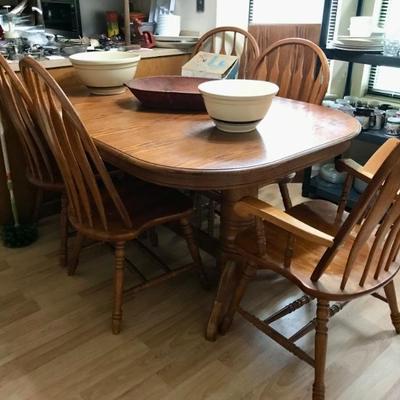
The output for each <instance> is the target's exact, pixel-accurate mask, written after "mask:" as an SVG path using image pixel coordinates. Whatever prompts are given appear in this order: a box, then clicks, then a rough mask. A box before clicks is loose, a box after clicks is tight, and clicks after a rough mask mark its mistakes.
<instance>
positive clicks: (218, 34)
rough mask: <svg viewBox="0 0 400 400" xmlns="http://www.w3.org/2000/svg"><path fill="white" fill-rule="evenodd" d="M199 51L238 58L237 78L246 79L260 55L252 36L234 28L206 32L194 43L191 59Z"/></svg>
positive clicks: (227, 27) (222, 27)
mask: <svg viewBox="0 0 400 400" xmlns="http://www.w3.org/2000/svg"><path fill="white" fill-rule="evenodd" d="M199 51H206V52H209V53H216V54H227V55H233V56H238V57H239V78H243V79H245V78H247V77H248V74H249V72H250V69H251V67H252V63H253V62H254V61H255V60H256V59H257V57H258V56H259V55H260V49H259V47H258V44H257V42H256V40H255V39H254V37H253V35H251V34H250V33H249V32H247V31H245V30H244V29H241V28H238V27H235V26H220V27H218V28H214V29H211V30H210V31H208V32H206V33H205V34H204V35H203V36H202V37H201V38H200V39H199V41H198V42H197V43H196V46H195V47H194V49H193V52H192V57H193V56H194V55H195V54H197V53H198V52H199Z"/></svg>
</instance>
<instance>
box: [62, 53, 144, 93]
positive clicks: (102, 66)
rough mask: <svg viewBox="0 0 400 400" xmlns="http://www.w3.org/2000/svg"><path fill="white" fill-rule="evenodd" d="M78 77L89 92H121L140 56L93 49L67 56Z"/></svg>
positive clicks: (133, 73)
mask: <svg viewBox="0 0 400 400" xmlns="http://www.w3.org/2000/svg"><path fill="white" fill-rule="evenodd" d="M69 59H70V60H71V63H72V65H73V66H74V68H75V70H76V72H77V73H78V76H79V78H80V79H81V81H82V82H83V84H84V85H86V86H87V87H88V88H89V90H90V91H91V93H93V94H99V95H110V94H118V93H122V92H123V91H124V90H125V86H124V83H125V82H128V81H130V80H132V79H133V77H134V76H135V74H136V69H137V66H138V63H139V60H140V56H139V55H137V54H132V53H128V52H122V51H94V52H90V53H77V54H73V55H72V56H70V57H69Z"/></svg>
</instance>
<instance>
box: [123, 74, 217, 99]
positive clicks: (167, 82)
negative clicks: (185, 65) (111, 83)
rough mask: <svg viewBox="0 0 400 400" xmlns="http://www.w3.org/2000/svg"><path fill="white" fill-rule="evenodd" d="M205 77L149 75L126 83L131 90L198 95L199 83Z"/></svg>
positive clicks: (204, 80) (205, 80)
mask: <svg viewBox="0 0 400 400" xmlns="http://www.w3.org/2000/svg"><path fill="white" fill-rule="evenodd" d="M207 81H209V79H207V78H191V77H184V76H151V77H148V78H142V79H134V80H132V81H130V82H128V83H127V84H126V86H128V88H129V89H131V90H141V91H147V92H157V93H160V92H161V93H166V92H168V93H187V94H194V95H200V91H199V88H198V86H199V84H201V83H203V82H207Z"/></svg>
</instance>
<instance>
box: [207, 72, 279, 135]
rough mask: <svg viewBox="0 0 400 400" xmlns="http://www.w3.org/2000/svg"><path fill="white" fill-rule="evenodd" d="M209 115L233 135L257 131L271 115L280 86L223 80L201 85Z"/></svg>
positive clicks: (218, 125) (221, 128)
mask: <svg viewBox="0 0 400 400" xmlns="http://www.w3.org/2000/svg"><path fill="white" fill-rule="evenodd" d="M199 90H200V92H201V94H202V95H203V97H204V103H205V105H206V109H207V112H208V114H209V116H210V117H211V118H212V119H213V121H214V123H215V125H216V126H217V128H218V129H219V130H221V131H224V132H229V133H242V132H250V131H252V130H254V129H255V128H256V127H257V125H258V124H259V122H260V121H261V120H262V119H263V118H264V117H265V115H266V114H267V112H268V110H269V108H270V106H271V103H272V99H273V97H274V96H275V95H276V93H278V91H279V87H278V86H277V85H275V84H274V83H272V82H265V81H258V80H246V79H222V80H216V81H210V82H205V83H202V84H200V85H199Z"/></svg>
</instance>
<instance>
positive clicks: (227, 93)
mask: <svg viewBox="0 0 400 400" xmlns="http://www.w3.org/2000/svg"><path fill="white" fill-rule="evenodd" d="M199 90H200V92H201V93H203V94H205V95H212V96H218V97H227V98H232V99H234V98H238V99H240V98H252V97H263V96H270V95H275V94H276V93H278V90H279V87H278V86H277V85H275V84H274V83H272V82H265V81H257V80H251V79H222V80H214V81H209V82H204V83H202V84H200V85H199Z"/></svg>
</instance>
